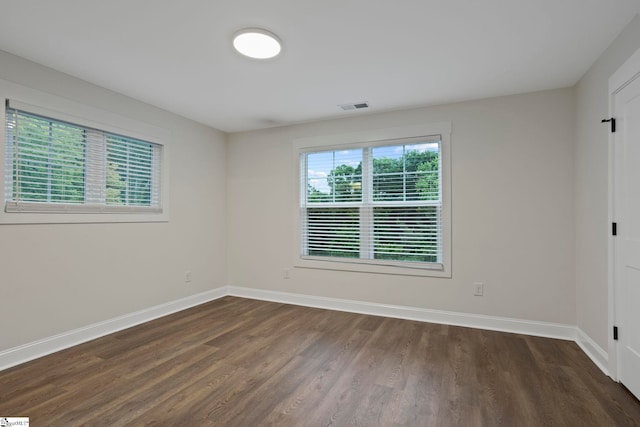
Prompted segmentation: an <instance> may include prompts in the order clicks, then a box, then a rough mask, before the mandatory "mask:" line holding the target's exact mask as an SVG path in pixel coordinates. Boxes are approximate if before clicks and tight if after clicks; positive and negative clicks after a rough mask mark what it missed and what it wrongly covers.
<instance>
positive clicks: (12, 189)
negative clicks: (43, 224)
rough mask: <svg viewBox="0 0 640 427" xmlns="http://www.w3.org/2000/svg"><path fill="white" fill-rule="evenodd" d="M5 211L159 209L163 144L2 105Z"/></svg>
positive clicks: (151, 211)
mask: <svg viewBox="0 0 640 427" xmlns="http://www.w3.org/2000/svg"><path fill="white" fill-rule="evenodd" d="M5 130H6V146H5V191H4V193H5V211H6V212H42V213H47V212H51V213H64V212H75V213H110V212H114V213H116V212H130V213H135V212H144V213H153V212H161V211H162V207H161V201H160V170H161V168H160V161H161V149H162V146H160V145H159V144H155V143H152V142H147V141H143V140H139V139H135V138H131V137H128V136H124V135H117V134H114V133H110V132H106V131H103V130H99V129H93V128H89V127H86V126H82V125H78V124H74V123H68V122H65V121H61V120H56V119H53V118H49V117H45V116H41V115H37V114H32V113H29V112H25V111H22V110H18V109H15V108H10V107H9V106H8V107H7V109H6V128H5Z"/></svg>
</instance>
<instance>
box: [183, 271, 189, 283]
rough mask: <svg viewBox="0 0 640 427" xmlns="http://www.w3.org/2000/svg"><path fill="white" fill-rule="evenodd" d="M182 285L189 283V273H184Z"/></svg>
mask: <svg viewBox="0 0 640 427" xmlns="http://www.w3.org/2000/svg"><path fill="white" fill-rule="evenodd" d="M184 283H191V271H189V270H187V271H185V272H184Z"/></svg>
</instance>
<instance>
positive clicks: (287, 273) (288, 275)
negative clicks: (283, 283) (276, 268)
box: [282, 268, 291, 279]
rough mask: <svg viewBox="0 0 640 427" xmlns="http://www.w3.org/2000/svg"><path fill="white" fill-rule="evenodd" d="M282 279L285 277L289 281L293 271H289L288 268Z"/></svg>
mask: <svg viewBox="0 0 640 427" xmlns="http://www.w3.org/2000/svg"><path fill="white" fill-rule="evenodd" d="M282 277H284V278H285V279H289V278H291V271H289V269H288V268H285V269H284V272H283V274H282Z"/></svg>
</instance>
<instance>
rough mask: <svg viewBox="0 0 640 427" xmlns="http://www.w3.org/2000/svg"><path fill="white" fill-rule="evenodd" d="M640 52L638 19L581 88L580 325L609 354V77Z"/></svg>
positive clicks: (578, 103) (578, 186)
mask: <svg viewBox="0 0 640 427" xmlns="http://www.w3.org/2000/svg"><path fill="white" fill-rule="evenodd" d="M637 49H640V17H639V16H638V15H636V17H635V18H634V19H633V20H632V21H631V22H630V23H629V25H628V26H627V27H626V28H625V29H624V30H623V31H622V33H621V34H620V35H619V36H618V38H617V39H616V40H615V41H614V42H613V43H612V44H611V46H609V48H608V49H607V50H606V51H605V52H604V53H603V54H602V56H600V58H599V59H598V60H597V61H596V63H595V64H594V65H593V66H592V67H591V68H590V69H589V71H588V72H587V73H586V74H585V75H584V76H583V78H582V79H581V80H580V82H579V83H578V85H577V86H576V100H577V101H576V106H577V120H576V123H577V138H576V141H577V142H576V150H575V158H576V164H575V183H576V189H575V194H576V225H575V227H576V284H577V285H576V301H577V324H578V327H579V328H580V329H582V330H583V331H584V332H585V333H586V334H587V335H589V336H590V337H591V338H592V339H593V340H594V341H595V342H596V343H597V344H598V345H599V346H600V347H601V348H602V349H604V350H605V351H606V350H607V333H608V328H607V325H608V319H607V316H608V296H607V274H608V264H607V245H608V239H609V233H610V224H609V223H608V218H607V215H608V193H609V191H608V185H609V183H608V166H609V165H608V131H609V128H608V126H607V125H603V124H601V123H600V120H602V119H604V118H607V117H609V99H608V80H609V77H610V76H611V75H612V74H613V73H614V72H615V71H616V70H617V69H618V67H620V66H621V65H622V64H623V63H624V61H625V60H626V59H627V58H629V57H630V56H631V55H632V54H633V53H634V52H635V51H636V50H637Z"/></svg>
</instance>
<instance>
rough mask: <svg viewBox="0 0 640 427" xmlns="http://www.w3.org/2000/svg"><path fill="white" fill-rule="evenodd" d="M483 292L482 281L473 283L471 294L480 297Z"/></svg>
mask: <svg viewBox="0 0 640 427" xmlns="http://www.w3.org/2000/svg"><path fill="white" fill-rule="evenodd" d="M483 294H484V283H482V282H475V283H474V284H473V295H474V296H477V297H481V296H482V295H483Z"/></svg>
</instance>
